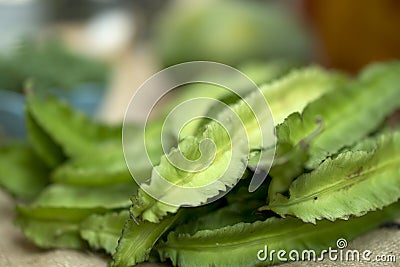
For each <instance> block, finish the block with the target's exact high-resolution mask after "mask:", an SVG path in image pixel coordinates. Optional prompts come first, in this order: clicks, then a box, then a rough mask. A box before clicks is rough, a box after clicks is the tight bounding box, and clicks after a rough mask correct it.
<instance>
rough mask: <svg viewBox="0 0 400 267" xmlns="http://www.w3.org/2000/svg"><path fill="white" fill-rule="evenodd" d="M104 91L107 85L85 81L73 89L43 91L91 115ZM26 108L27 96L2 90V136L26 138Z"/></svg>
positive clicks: (0, 92)
mask: <svg viewBox="0 0 400 267" xmlns="http://www.w3.org/2000/svg"><path fill="white" fill-rule="evenodd" d="M104 92H105V85H101V84H96V83H85V84H80V85H78V86H76V87H75V88H73V89H72V90H59V89H57V88H51V89H48V90H45V91H44V92H43V93H44V94H45V95H52V96H55V97H56V98H58V99H60V100H62V101H66V102H67V103H69V104H70V105H71V106H72V107H73V108H75V109H78V110H80V111H81V112H83V113H85V114H87V115H88V116H89V117H95V116H96V113H97V110H98V108H99V104H100V103H101V101H102V100H103V96H104ZM41 93H42V92H41ZM24 109H25V96H24V95H23V94H21V93H16V92H13V91H6V90H0V136H5V137H6V139H19V140H22V139H24V138H26V136H27V132H26V127H25V117H24Z"/></svg>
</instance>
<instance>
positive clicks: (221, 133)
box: [132, 68, 343, 222]
mask: <svg viewBox="0 0 400 267" xmlns="http://www.w3.org/2000/svg"><path fill="white" fill-rule="evenodd" d="M342 82H343V78H342V77H341V76H338V75H336V74H328V73H326V72H324V71H322V70H320V69H318V68H311V69H306V70H304V71H298V72H297V71H296V72H293V73H291V74H290V75H289V76H288V77H285V78H283V79H282V80H277V81H275V82H274V83H272V84H271V85H269V86H268V85H266V86H263V87H262V88H261V91H262V93H263V94H264V95H265V97H266V99H267V100H268V101H269V103H270V107H271V109H272V112H273V114H274V116H278V119H279V118H280V117H285V116H287V115H288V114H290V113H291V112H293V111H296V110H301V109H302V108H303V107H304V106H305V105H306V104H307V103H308V102H309V101H310V100H312V99H315V98H317V97H318V96H320V95H321V94H323V93H324V92H327V91H330V90H333V89H335V88H336V87H337V86H339V85H340V84H341V83H342ZM282 95H283V96H285V98H282ZM245 101H246V102H247V103H248V105H249V106H250V107H252V109H253V110H257V109H259V108H260V107H262V105H263V99H260V97H259V95H258V94H257V93H252V94H249V95H248V97H246V99H245ZM246 102H244V101H243V100H240V101H238V102H237V103H235V104H233V105H232V106H231V108H232V109H233V111H234V113H235V114H232V111H231V110H230V109H229V108H226V109H224V110H222V111H220V114H219V117H218V118H219V121H222V122H227V121H230V122H231V123H230V124H228V125H227V127H229V130H228V132H230V136H228V135H227V134H226V132H225V130H224V129H223V128H222V127H221V126H220V125H219V124H218V123H215V122H210V123H209V124H207V125H206V126H205V127H204V128H202V129H203V132H200V133H201V134H198V135H197V137H195V138H190V136H187V137H186V138H185V139H183V140H182V141H181V142H180V144H179V149H180V150H177V149H173V150H172V151H171V152H170V154H169V155H168V158H173V157H178V156H179V154H180V153H181V152H182V153H183V154H184V155H185V156H187V157H189V158H193V159H195V158H196V157H197V156H198V155H199V150H198V148H199V146H200V142H201V140H204V139H207V138H208V139H211V140H213V141H214V143H215V144H216V151H215V152H216V154H215V160H214V161H213V164H212V165H210V166H209V167H208V168H206V169H205V170H203V171H199V172H196V173H194V174H193V173H192V172H185V171H182V170H179V169H177V168H175V167H174V166H173V165H172V164H171V163H170V162H169V161H168V160H167V157H166V156H163V157H162V158H161V161H160V165H158V166H156V167H155V171H153V173H152V178H151V180H150V185H148V186H147V185H144V187H146V188H147V189H148V190H150V191H153V192H154V194H156V195H159V196H161V195H162V196H163V197H165V199H166V200H167V202H168V198H169V197H171V196H173V197H176V196H175V194H176V192H175V191H173V190H171V191H170V192H168V191H165V192H162V191H161V190H164V188H165V186H162V185H160V184H158V183H159V179H160V177H159V176H161V177H163V178H165V179H167V180H168V181H170V182H172V183H174V184H180V185H182V186H191V187H194V186H196V185H199V183H198V182H197V184H196V181H199V182H200V184H207V183H209V182H212V181H214V180H215V179H217V178H218V177H219V176H220V175H221V174H222V173H223V172H224V171H225V169H226V167H227V164H228V163H229V161H228V159H229V158H230V156H231V154H230V153H231V152H230V150H231V143H232V144H236V145H238V147H239V148H238V150H240V151H241V152H239V153H237V154H236V155H234V157H235V158H234V159H233V160H232V161H231V162H230V164H231V166H234V168H231V169H230V173H226V174H224V178H222V179H220V180H219V184H218V185H215V186H214V187H213V188H212V189H211V190H207V191H205V192H204V193H201V194H199V195H197V196H195V195H193V194H191V195H190V196H186V199H185V200H187V201H191V202H190V203H185V204H189V205H196V204H200V203H203V202H205V201H206V200H207V199H208V198H211V197H213V196H215V195H217V194H218V193H219V190H225V188H224V187H225V186H232V185H233V184H235V182H236V181H237V179H239V178H240V177H241V174H242V173H243V171H244V168H245V167H246V166H245V162H247V158H248V157H249V155H248V152H247V151H248V150H247V144H246V143H245V142H244V141H246V140H243V136H246V134H247V137H248V140H249V145H250V150H254V149H260V142H261V140H260V136H261V133H260V128H259V124H258V122H257V120H255V117H254V114H253V111H252V110H250V109H249V107H248V106H247V105H246ZM236 116H239V117H240V119H241V121H242V122H243V123H244V126H245V128H246V134H243V131H240V130H241V125H240V124H239V123H238V122H237V117H236ZM262 119H263V121H260V122H259V123H260V124H261V125H266V123H267V120H268V118H262ZM234 122H236V124H233V123H234ZM250 161H251V159H250ZM179 163H182V162H177V164H178V165H179ZM221 172H222V173H221ZM225 177H226V178H225ZM182 197H184V196H182ZM160 200H161V201H163V198H161V199H160ZM164 201H165V200H164ZM177 209H178V207H177V206H171V205H166V204H164V203H161V202H160V201H157V200H155V199H153V198H152V197H150V196H149V195H148V194H146V193H145V192H143V190H139V193H138V197H137V200H136V201H135V202H134V205H133V208H132V213H133V215H134V216H140V217H141V218H143V219H145V220H149V221H151V222H158V221H159V219H160V218H162V217H163V216H165V215H166V214H167V213H168V212H171V213H174V212H176V211H177Z"/></svg>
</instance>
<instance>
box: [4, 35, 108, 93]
mask: <svg viewBox="0 0 400 267" xmlns="http://www.w3.org/2000/svg"><path fill="white" fill-rule="evenodd" d="M108 73H109V69H108V66H107V65H106V64H105V63H103V62H99V61H97V60H94V59H91V58H88V57H85V56H82V55H79V54H76V53H73V52H71V51H69V50H68V49H67V48H66V47H65V46H64V45H63V44H62V43H61V42H60V41H58V40H50V41H47V42H44V43H36V42H34V41H32V40H24V41H22V42H21V44H20V45H19V46H17V47H15V49H13V50H12V51H10V52H9V53H8V54H2V55H0V89H3V90H12V91H16V92H22V91H23V89H24V87H25V86H26V83H27V82H29V83H32V84H33V86H34V87H35V88H38V89H48V88H57V89H62V90H70V89H72V88H73V87H74V86H76V85H78V84H82V83H98V84H104V83H106V82H107V80H108Z"/></svg>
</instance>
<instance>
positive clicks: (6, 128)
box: [0, 90, 26, 139]
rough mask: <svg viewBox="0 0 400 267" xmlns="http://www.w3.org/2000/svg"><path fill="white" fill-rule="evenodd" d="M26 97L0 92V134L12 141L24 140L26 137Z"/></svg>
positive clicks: (10, 92)
mask: <svg viewBox="0 0 400 267" xmlns="http://www.w3.org/2000/svg"><path fill="white" fill-rule="evenodd" d="M24 106H25V96H24V95H22V94H20V93H16V92H12V91H5V90H0V133H1V135H2V136H5V137H7V139H8V138H11V139H22V138H24V137H25V136H26V128H25V120H24Z"/></svg>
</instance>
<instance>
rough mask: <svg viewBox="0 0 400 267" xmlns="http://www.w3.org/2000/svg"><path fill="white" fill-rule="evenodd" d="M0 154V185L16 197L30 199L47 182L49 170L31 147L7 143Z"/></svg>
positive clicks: (0, 149) (0, 150)
mask: <svg viewBox="0 0 400 267" xmlns="http://www.w3.org/2000/svg"><path fill="white" fill-rule="evenodd" d="M0 154H1V156H0V186H1V187H4V188H5V189H6V190H7V191H9V192H10V193H11V194H13V195H15V196H16V197H17V198H21V199H32V198H33V197H35V196H36V195H37V194H38V193H40V191H41V190H43V189H44V188H45V186H46V185H47V184H48V182H49V181H48V175H49V170H48V168H47V166H46V165H45V164H44V163H43V162H41V161H40V160H38V156H37V155H36V153H35V152H34V151H33V150H32V148H31V147H29V146H26V145H24V144H9V145H7V146H6V147H1V148H0Z"/></svg>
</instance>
